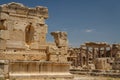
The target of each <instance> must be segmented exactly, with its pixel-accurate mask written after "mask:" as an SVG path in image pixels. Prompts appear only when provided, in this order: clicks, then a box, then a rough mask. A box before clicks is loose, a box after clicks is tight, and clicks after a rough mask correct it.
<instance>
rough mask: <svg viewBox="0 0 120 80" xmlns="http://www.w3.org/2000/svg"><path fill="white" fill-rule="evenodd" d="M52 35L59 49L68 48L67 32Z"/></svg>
mask: <svg viewBox="0 0 120 80" xmlns="http://www.w3.org/2000/svg"><path fill="white" fill-rule="evenodd" d="M51 35H52V36H53V37H54V40H55V43H56V45H57V46H58V47H62V46H67V44H68V40H67V33H66V32H60V31H57V32H52V33H51Z"/></svg>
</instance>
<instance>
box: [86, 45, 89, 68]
mask: <svg viewBox="0 0 120 80" xmlns="http://www.w3.org/2000/svg"><path fill="white" fill-rule="evenodd" d="M88 51H89V47H86V65H87V66H88V61H89V55H88Z"/></svg>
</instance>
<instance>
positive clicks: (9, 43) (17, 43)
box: [6, 40, 25, 49]
mask: <svg viewBox="0 0 120 80" xmlns="http://www.w3.org/2000/svg"><path fill="white" fill-rule="evenodd" d="M6 46H7V48H21V49H24V48H25V42H23V41H15V40H8V41H7V43H6Z"/></svg>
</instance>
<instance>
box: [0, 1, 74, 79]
mask: <svg viewBox="0 0 120 80" xmlns="http://www.w3.org/2000/svg"><path fill="white" fill-rule="evenodd" d="M47 18H48V9H47V8H46V7H43V6H37V7H35V8H28V7H26V6H24V5H23V4H20V3H14V2H12V3H8V4H3V5H1V6H0V63H1V64H0V69H1V70H2V71H3V73H1V75H3V77H4V78H5V79H10V80H12V79H16V80H26V79H27V80H46V79H47V80H53V79H57V80H62V79H64V80H72V79H73V76H72V75H71V74H70V73H69V66H70V64H69V63H68V62H67V56H66V54H67V48H68V40H67V33H66V32H59V31H57V32H52V33H51V34H52V36H53V37H54V39H55V42H53V43H49V42H47V41H46V34H47V31H48V30H47V29H48V26H47V24H46V23H45V20H46V19H47Z"/></svg>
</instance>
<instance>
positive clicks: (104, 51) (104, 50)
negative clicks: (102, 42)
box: [104, 47, 106, 57]
mask: <svg viewBox="0 0 120 80" xmlns="http://www.w3.org/2000/svg"><path fill="white" fill-rule="evenodd" d="M104 57H106V47H104Z"/></svg>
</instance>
